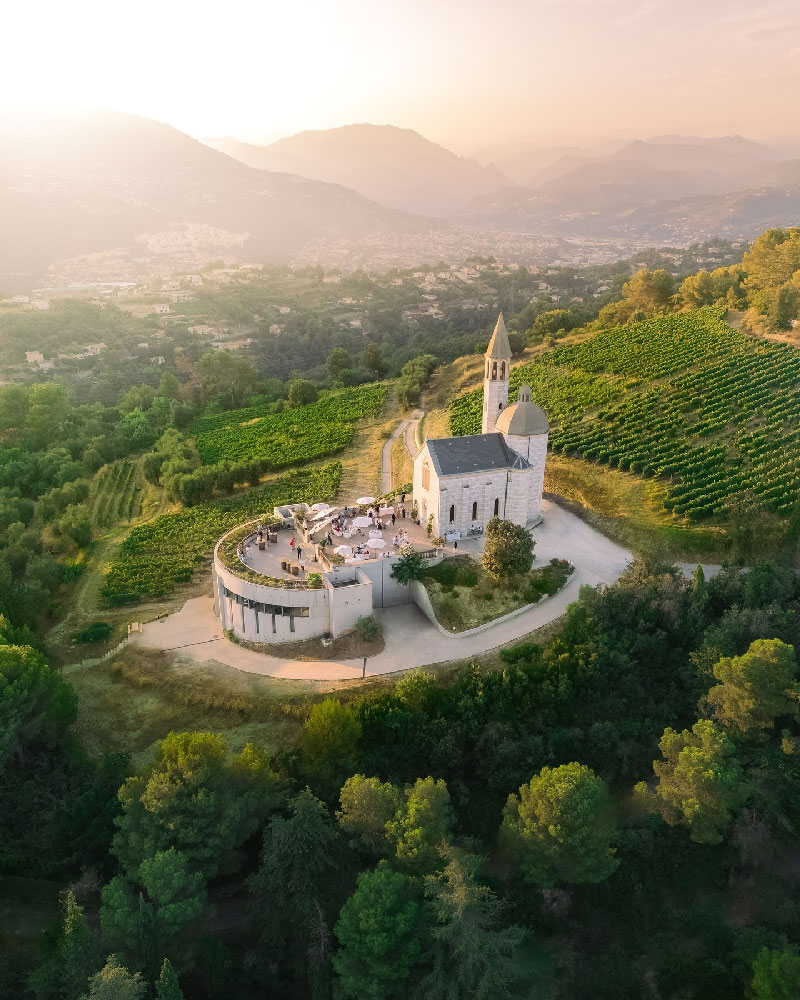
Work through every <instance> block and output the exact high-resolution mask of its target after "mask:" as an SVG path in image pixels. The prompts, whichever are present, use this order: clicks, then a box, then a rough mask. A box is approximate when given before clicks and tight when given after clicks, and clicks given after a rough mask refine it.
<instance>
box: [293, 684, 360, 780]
mask: <svg viewBox="0 0 800 1000" xmlns="http://www.w3.org/2000/svg"><path fill="white" fill-rule="evenodd" d="M360 736H361V725H360V723H359V721H358V719H357V718H356V716H355V714H354V713H353V711H352V709H351V708H349V707H345V706H344V705H342V703H341V702H340V701H339V699H338V698H325V700H324V701H320V702H317V703H316V704H315V705H314V706H313V707H312V709H311V712H310V714H309V716H308V718H307V719H306V723H305V726H304V727H303V736H302V740H301V748H302V752H303V756H304V760H305V766H306V769H307V770H308V771H309V772H310V773H312V774H314V775H316V776H317V777H318V779H319V780H320V781H321V782H322V783H323V785H324V787H325V790H326V791H329V792H331V793H332V792H333V791H334V789H338V788H339V787H340V786H341V784H342V781H343V780H344V775H345V774H346V773H347V772H348V770H350V764H351V762H352V760H353V756H354V754H355V749H356V746H357V745H358V740H359V737H360Z"/></svg>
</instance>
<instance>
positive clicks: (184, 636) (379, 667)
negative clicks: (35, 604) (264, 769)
mask: <svg viewBox="0 0 800 1000" xmlns="http://www.w3.org/2000/svg"><path fill="white" fill-rule="evenodd" d="M543 513H544V521H543V522H542V523H541V524H540V525H539V526H538V527H536V528H535V529H534V531H533V537H534V540H535V542H536V556H537V560H538V561H539V562H540V563H544V562H547V561H549V560H550V559H552V558H554V557H558V558H562V559H569V561H570V562H571V563H572V564H573V565H574V566H575V567H576V570H577V571H576V573H575V574H574V575H573V577H572V579H571V580H570V581H569V582H568V583H567V585H566V586H565V587H564V589H563V590H561V591H559V593H558V594H556V595H555V596H553V597H551V598H550V599H549V600H547V601H544V602H543V603H542V604H537V605H535V606H534V607H532V608H530V609H529V610H528V611H526V612H524V613H523V614H521V615H518V616H517V617H516V618H512V619H510V620H508V621H505V622H498V623H497V625H495V626H492V627H491V628H487V629H486V630H485V631H483V632H479V633H477V634H475V635H471V636H457V635H454V636H446V635H442V633H441V632H439V630H438V629H436V628H435V627H434V626H433V625H432V624H431V623H430V622H429V621H428V619H427V618H426V617H425V616H424V615H423V614H422V612H421V611H420V610H419V608H417V606H416V605H415V604H402V605H399V606H397V607H393V608H380V609H376V611H375V614H376V616H377V617H378V618H379V619H380V620H381V622H382V624H383V630H384V637H385V640H386V646H385V649H384V650H383V652H382V653H379V654H378V655H377V656H375V657H372V658H371V659H370V660H369V661H368V663H367V674H369V675H376V674H389V673H394V672H395V671H398V670H408V669H410V668H412V667H422V666H426V665H427V664H431V663H444V662H446V661H448V660H460V659H465V658H468V657H470V656H477V655H478V654H480V653H485V652H487V651H489V650H492V649H496V648H498V647H499V646H505V645H508V644H509V643H512V642H516V641H517V640H518V639H521V638H522V637H523V636H525V635H528V634H529V633H530V632H533V631H534V630H535V629H538V628H541V627H542V626H543V625H548V624H549V623H550V622H552V621H555V619H556V618H559V617H560V616H561V615H563V614H564V612H565V611H566V609H567V606H568V605H569V604H571V603H572V602H573V601H575V600H577V598H578V594H579V591H580V588H581V587H582V586H584V585H588V586H596V585H597V584H600V583H613V582H614V581H615V580H617V579H618V578H619V576H620V574H621V573H622V572H623V570H624V569H625V567H626V566H627V564H628V562H629V561H630V559H631V558H632V556H631V553H630V552H629V551H628V550H627V549H624V548H622V547H621V546H619V545H617V544H616V543H614V542H612V541H610V540H609V539H608V538H606V537H605V535H602V534H600V532H598V531H595V529H594V528H592V527H590V526H589V525H588V524H586V523H585V522H584V521H581V520H580V518H578V517H575V515H574V514H571V513H569V511H566V510H563V509H562V508H561V507H558V506H557V505H556V504H553V503H551V502H549V501H544V502H543ZM472 545H474V546H475V547H476V554H477V550H478V547H479V545H480V540H477V539H475V540H469V541H467V540H464V541H463V542H462V543H461V545H460V548H459V551H464V550H469V547H470V546H472ZM131 641H132V642H134V643H136V644H138V645H141V646H144V647H147V648H150V649H165V650H176V651H178V650H179V651H180V653H181V655H184V656H189V657H191V658H192V659H194V660H196V661H198V662H202V661H203V660H212V659H213V660H217V661H218V662H220V663H226V664H228V665H229V666H231V667H236V668H237V669H238V670H245V671H247V672H249V673H256V674H264V675H266V676H270V677H285V678H294V679H301V680H302V679H304V680H349V679H352V678H355V677H360V676H361V670H362V661H361V660H360V659H357V660H341V661H321V660H311V661H309V660H297V659H282V658H280V657H277V656H266V655H264V654H262V653H255V652H253V651H252V650H249V649H244V648H242V647H241V646H237V645H236V644H235V643H232V642H229V641H228V640H227V639H225V638H224V637H223V636H222V631H221V629H220V625H219V620H218V619H217V617H216V616H215V614H214V610H213V606H212V601H211V598H210V597H198V598H194V599H193V600H190V601H187V602H186V604H185V605H184V606H183V608H182V609H181V610H180V611H179V612H177V613H176V614H174V615H170V616H169V617H167V618H164V619H161V620H160V621H156V622H150V623H149V624H147V625H145V626H144V628H143V631H142V633H141V635H137V636H136V637H135V638H134V639H132V640H131Z"/></svg>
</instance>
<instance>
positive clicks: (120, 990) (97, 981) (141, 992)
mask: <svg viewBox="0 0 800 1000" xmlns="http://www.w3.org/2000/svg"><path fill="white" fill-rule="evenodd" d="M146 996H147V983H146V982H145V981H144V980H143V979H142V977H141V975H140V974H139V973H138V972H134V973H133V974H131V973H130V972H128V970H127V969H126V968H125V967H124V966H122V965H120V964H119V962H118V961H117V958H116V955H109V957H108V961H107V962H106V964H105V965H104V966H103V968H102V969H101V970H100V972H98V973H97V975H95V976H92V978H91V979H90V980H89V992H88V994H86V995H85V996H83V997H81V998H80V1000H145V997H146Z"/></svg>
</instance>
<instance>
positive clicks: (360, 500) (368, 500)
mask: <svg viewBox="0 0 800 1000" xmlns="http://www.w3.org/2000/svg"><path fill="white" fill-rule="evenodd" d="M356 503H375V497H359V498H358V500H356Z"/></svg>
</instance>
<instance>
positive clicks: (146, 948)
mask: <svg viewBox="0 0 800 1000" xmlns="http://www.w3.org/2000/svg"><path fill="white" fill-rule="evenodd" d="M206 916H207V897H206V888H205V880H204V877H203V875H202V874H201V873H200V872H196V871H194V872H193V871H192V870H191V868H190V865H189V861H188V859H187V857H186V856H185V855H184V854H183V853H182V852H180V851H176V850H175V848H174V847H171V848H169V850H166V851H157V852H156V853H155V854H154V855H153V856H152V857H150V858H145V859H144V861H142V863H141V865H140V866H139V870H138V873H137V874H136V876H135V878H134V879H132V880H130V881H129V880H128V879H126V878H125V876H124V875H117V876H116V878H113V879H112V880H111V882H109V884H108V885H107V886H105V887H104V888H103V892H102V907H101V910H100V921H101V924H102V927H103V933H104V934H105V936H106V939H107V940H108V941H109V942H110V944H111V946H112V947H113V948H115V949H116V950H117V951H118V952H119V953H120V954H123V955H125V956H126V957H127V958H128V959H129V960H130V961H131V962H132V963H134V964H137V965H139V966H140V967H141V968H144V970H145V972H146V973H147V974H148V976H149V977H151V978H155V976H156V975H157V973H158V969H159V967H160V966H161V964H162V960H163V958H165V957H168V958H169V959H170V962H171V963H172V964H173V965H174V966H175V968H176V969H178V970H182V971H184V970H187V969H189V968H190V967H191V963H192V960H193V958H194V955H195V953H196V945H197V938H198V934H199V931H200V929H201V928H202V926H203V923H204V920H205V918H206Z"/></svg>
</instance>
